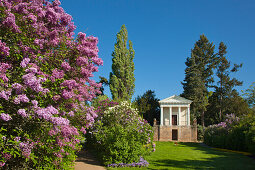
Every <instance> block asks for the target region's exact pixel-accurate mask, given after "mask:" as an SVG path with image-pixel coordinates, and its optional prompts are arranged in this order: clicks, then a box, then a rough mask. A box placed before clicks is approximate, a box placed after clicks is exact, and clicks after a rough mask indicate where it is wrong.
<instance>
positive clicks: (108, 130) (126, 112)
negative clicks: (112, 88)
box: [88, 102, 153, 165]
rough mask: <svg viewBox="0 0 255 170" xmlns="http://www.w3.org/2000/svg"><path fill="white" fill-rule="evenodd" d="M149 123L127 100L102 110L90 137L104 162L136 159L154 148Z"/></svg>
mask: <svg viewBox="0 0 255 170" xmlns="http://www.w3.org/2000/svg"><path fill="white" fill-rule="evenodd" d="M152 138H153V131H152V127H151V126H150V125H149V124H148V123H147V122H146V121H144V120H143V119H142V118H141V117H140V116H139V115H138V113H137V111H136V110H135V109H133V108H132V107H131V104H130V103H128V102H122V103H121V104H120V105H116V106H114V107H110V108H109V109H108V110H106V111H105V112H104V114H102V116H101V118H100V119H99V121H98V122H97V123H95V124H94V128H93V130H92V132H91V136H90V137H89V138H88V140H89V141H93V142H90V143H93V148H95V149H96V150H97V152H98V153H99V156H100V158H101V161H102V162H103V163H104V164H105V165H109V164H114V163H116V164H119V163H133V162H138V161H139V159H140V157H144V156H145V155H147V154H149V153H150V152H151V151H152V150H153V143H152V141H151V139H152Z"/></svg>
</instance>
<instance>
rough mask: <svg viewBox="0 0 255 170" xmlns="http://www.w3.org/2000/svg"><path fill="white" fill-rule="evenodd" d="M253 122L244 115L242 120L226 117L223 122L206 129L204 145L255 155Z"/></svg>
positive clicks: (254, 128)
mask: <svg viewBox="0 0 255 170" xmlns="http://www.w3.org/2000/svg"><path fill="white" fill-rule="evenodd" d="M254 125H255V121H254V118H253V117H249V116H248V115H246V116H245V117H243V118H242V119H239V118H238V117H235V115H233V114H231V115H227V118H226V120H225V121H224V122H221V123H219V124H217V125H211V126H209V127H207V128H206V130H205V134H204V143H205V144H207V145H209V146H213V147H218V148H225V149H231V150H239V151H248V152H251V153H253V154H255V152H254V151H255V150H254V149H255V147H254V146H255V133H254V132H255V126H254Z"/></svg>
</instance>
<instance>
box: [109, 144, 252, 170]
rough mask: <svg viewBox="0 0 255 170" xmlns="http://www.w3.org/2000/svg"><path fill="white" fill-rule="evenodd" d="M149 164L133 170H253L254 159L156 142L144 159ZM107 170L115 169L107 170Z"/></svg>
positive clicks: (196, 146)
mask: <svg viewBox="0 0 255 170" xmlns="http://www.w3.org/2000/svg"><path fill="white" fill-rule="evenodd" d="M146 160H147V161H148V162H149V163H150V165H149V166H148V167H147V168H118V169H121V170H125V169H127V170H133V169H139V170H141V169H151V170H158V169H165V170H166V169H227V170H228V169H229V170H232V169H233V170H235V169H238V170H239V169H240V170H249V169H252V170H254V169H255V159H253V158H250V157H248V156H245V155H242V154H239V153H232V152H223V151H218V150H214V149H212V148H207V147H203V146H201V145H200V144H199V143H179V144H178V145H174V143H172V142H156V152H154V153H152V154H151V155H150V156H147V157H146ZM108 169H109V170H113V169H115V170H116V169H117V168H108Z"/></svg>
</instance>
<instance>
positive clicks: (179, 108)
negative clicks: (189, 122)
mask: <svg viewBox="0 0 255 170" xmlns="http://www.w3.org/2000/svg"><path fill="white" fill-rule="evenodd" d="M180 116H181V107H180V106H179V107H178V116H177V117H178V125H179V126H180Z"/></svg>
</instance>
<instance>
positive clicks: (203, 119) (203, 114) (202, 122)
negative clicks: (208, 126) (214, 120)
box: [201, 111, 205, 129]
mask: <svg viewBox="0 0 255 170" xmlns="http://www.w3.org/2000/svg"><path fill="white" fill-rule="evenodd" d="M201 124H202V126H203V129H204V127H205V111H202V114H201Z"/></svg>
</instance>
